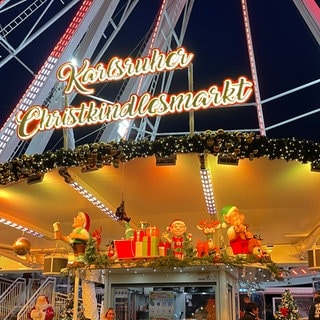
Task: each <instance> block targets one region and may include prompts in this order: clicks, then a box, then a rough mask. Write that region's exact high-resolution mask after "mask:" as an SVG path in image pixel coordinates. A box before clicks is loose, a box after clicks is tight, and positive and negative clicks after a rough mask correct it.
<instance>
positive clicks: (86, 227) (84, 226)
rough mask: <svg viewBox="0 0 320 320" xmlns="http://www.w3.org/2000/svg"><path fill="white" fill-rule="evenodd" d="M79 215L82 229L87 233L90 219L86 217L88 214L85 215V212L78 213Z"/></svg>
mask: <svg viewBox="0 0 320 320" xmlns="http://www.w3.org/2000/svg"><path fill="white" fill-rule="evenodd" d="M79 215H80V216H81V217H82V219H83V221H84V222H83V224H82V227H83V228H85V229H86V230H87V231H89V229H90V217H89V216H88V214H86V213H85V212H82V211H79Z"/></svg>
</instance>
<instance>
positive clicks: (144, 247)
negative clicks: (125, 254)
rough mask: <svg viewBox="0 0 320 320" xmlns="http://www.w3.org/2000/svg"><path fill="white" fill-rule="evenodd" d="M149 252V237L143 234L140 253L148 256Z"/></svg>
mask: <svg viewBox="0 0 320 320" xmlns="http://www.w3.org/2000/svg"><path fill="white" fill-rule="evenodd" d="M150 254H151V237H148V236H144V237H143V241H142V255H143V256H144V257H149V256H150Z"/></svg>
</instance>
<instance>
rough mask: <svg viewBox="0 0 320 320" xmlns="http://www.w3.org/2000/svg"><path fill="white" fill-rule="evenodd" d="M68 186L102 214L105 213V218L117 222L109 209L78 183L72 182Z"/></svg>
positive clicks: (116, 218)
mask: <svg viewBox="0 0 320 320" xmlns="http://www.w3.org/2000/svg"><path fill="white" fill-rule="evenodd" d="M70 185H71V186H72V187H73V188H74V189H75V190H76V191H77V192H78V193H79V194H81V195H82V196H83V197H84V198H85V199H87V200H88V201H89V202H91V203H92V204H93V205H94V206H96V207H97V208H98V209H99V210H101V211H102V212H103V213H105V214H106V215H107V216H109V217H110V218H111V219H113V220H114V221H118V220H119V219H118V217H117V216H116V215H115V214H114V213H113V211H111V210H110V209H109V208H107V207H106V206H105V205H104V204H103V203H102V202H101V201H100V200H98V199H97V198H96V197H95V196H94V195H92V194H91V193H90V192H89V191H87V190H86V189H85V188H83V187H82V186H81V185H80V184H79V183H77V182H75V181H72V182H71V183H70Z"/></svg>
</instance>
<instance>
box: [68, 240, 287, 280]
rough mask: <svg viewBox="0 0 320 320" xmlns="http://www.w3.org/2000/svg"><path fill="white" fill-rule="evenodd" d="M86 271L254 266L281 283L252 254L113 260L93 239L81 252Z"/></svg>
mask: <svg viewBox="0 0 320 320" xmlns="http://www.w3.org/2000/svg"><path fill="white" fill-rule="evenodd" d="M85 262H86V264H85V268H86V269H109V268H126V269H128V268H151V269H154V270H158V271H172V270H174V269H176V268H186V267H194V266H214V265H220V264H224V265H228V266H230V267H233V268H243V267H246V266H253V265H256V266H257V267H259V268H265V269H267V270H268V271H269V272H270V275H271V277H273V278H274V279H275V280H283V279H282V277H281V272H280V269H279V268H278V266H277V265H276V263H274V262H273V261H271V259H270V257H269V256H257V255H254V254H247V255H234V256H230V255H228V254H227V253H226V252H224V251H222V252H221V253H216V254H212V255H209V256H203V257H196V256H195V255H191V254H189V255H186V256H185V257H184V258H183V259H178V258H176V257H175V256H174V254H173V253H171V254H168V255H167V256H160V257H153V258H152V259H144V258H135V259H117V258H113V257H109V256H108V255H107V253H104V252H99V251H98V250H97V247H96V243H95V240H94V239H92V238H91V240H90V241H89V242H88V243H87V246H86V251H85ZM76 268H77V267H73V266H72V265H71V266H70V267H68V268H66V269H64V273H65V274H66V275H68V274H69V272H71V273H72V271H74V269H76Z"/></svg>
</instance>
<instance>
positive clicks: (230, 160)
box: [218, 155, 239, 166]
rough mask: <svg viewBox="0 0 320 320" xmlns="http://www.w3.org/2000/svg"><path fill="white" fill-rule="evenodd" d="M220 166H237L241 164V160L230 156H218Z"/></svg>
mask: <svg viewBox="0 0 320 320" xmlns="http://www.w3.org/2000/svg"><path fill="white" fill-rule="evenodd" d="M218 164H226V165H232V166H237V165H238V164H239V159H238V158H235V157H232V156H229V155H221V156H218Z"/></svg>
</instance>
